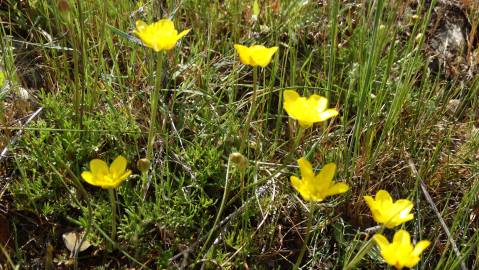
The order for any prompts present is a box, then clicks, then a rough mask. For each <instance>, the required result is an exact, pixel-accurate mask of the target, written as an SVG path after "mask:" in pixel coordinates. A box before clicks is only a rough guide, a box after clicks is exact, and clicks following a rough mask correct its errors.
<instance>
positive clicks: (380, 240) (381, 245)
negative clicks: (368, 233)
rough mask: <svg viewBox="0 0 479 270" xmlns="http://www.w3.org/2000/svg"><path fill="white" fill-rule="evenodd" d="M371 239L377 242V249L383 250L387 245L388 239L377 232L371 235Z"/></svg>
mask: <svg viewBox="0 0 479 270" xmlns="http://www.w3.org/2000/svg"><path fill="white" fill-rule="evenodd" d="M373 239H374V241H375V242H376V243H377V244H378V246H379V249H381V250H384V249H386V248H387V247H388V246H389V241H388V239H387V238H386V237H385V236H384V235H382V234H379V233H377V234H375V235H374V236H373Z"/></svg>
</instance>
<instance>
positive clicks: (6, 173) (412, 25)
mask: <svg viewBox="0 0 479 270" xmlns="http://www.w3.org/2000/svg"><path fill="white" fill-rule="evenodd" d="M60 2H62V1H60ZM63 2H68V9H67V10H65V11H62V10H60V8H59V5H58V1H33V0H30V1H22V2H17V1H6V2H5V3H2V4H0V17H1V19H2V23H1V33H2V39H1V40H2V41H1V45H2V46H1V56H2V58H1V59H2V62H1V68H2V70H3V72H2V74H4V75H5V80H7V81H8V82H9V84H10V85H13V86H14V87H9V88H8V89H7V88H3V89H5V90H4V91H3V90H2V91H0V113H1V114H0V126H1V127H2V131H1V133H0V134H1V135H2V137H4V138H2V139H1V140H0V143H1V144H0V145H1V146H6V145H7V144H8V142H9V141H10V140H11V139H12V138H14V136H15V133H16V131H18V130H19V129H20V127H21V125H19V122H18V120H23V118H22V117H25V116H28V113H29V112H31V111H33V110H34V109H35V108H37V107H43V113H42V114H41V115H40V116H39V117H38V118H36V119H35V120H34V121H32V122H30V123H29V125H28V127H26V128H23V129H22V130H23V133H22V135H21V136H19V137H18V141H17V143H16V144H12V145H10V146H9V154H8V157H7V158H5V159H3V160H0V164H2V168H1V169H0V176H2V179H4V180H2V181H1V182H0V183H1V184H0V188H1V190H3V189H4V188H5V189H6V192H5V193H1V192H0V202H1V205H2V207H0V209H1V210H2V211H1V212H0V213H6V217H7V219H8V224H9V231H10V237H9V240H8V243H2V242H0V244H1V245H2V246H1V247H2V250H3V251H5V252H2V253H6V254H8V258H9V260H8V261H5V262H3V260H2V259H1V257H0V263H5V266H6V267H11V268H14V267H19V268H22V269H23V268H45V269H54V268H55V267H59V265H65V264H69V263H70V264H72V263H73V259H69V255H70V252H69V251H68V250H67V249H66V248H65V246H64V244H63V240H62V237H61V235H62V234H63V233H64V232H67V231H71V230H82V231H88V239H89V240H90V242H91V243H92V245H93V246H92V247H91V248H89V249H88V250H86V251H83V252H81V253H79V254H78V259H77V260H76V263H77V264H78V266H77V267H78V269H125V268H127V267H130V268H137V269H140V268H141V269H163V268H172V269H175V268H181V267H183V268H200V266H203V267H204V268H205V269H210V268H211V269H214V268H217V267H219V266H222V267H224V268H227V269H238V268H247V267H250V268H253V269H267V268H274V269H291V268H292V267H293V265H294V264H295V262H296V260H297V257H298V255H299V253H300V250H301V248H302V246H303V239H305V237H306V229H307V224H308V216H309V214H308V213H309V211H310V210H311V209H310V208H311V205H309V204H307V203H306V202H304V201H303V200H302V199H301V197H300V195H299V194H298V193H297V192H296V191H295V190H294V189H293V188H292V187H291V185H290V180H289V177H290V176H291V175H298V174H299V170H298V169H297V167H296V165H297V164H296V160H297V159H299V158H300V157H302V156H307V157H308V159H309V160H310V161H311V162H312V164H313V166H315V167H316V168H320V167H322V166H323V165H324V164H326V163H328V162H335V163H336V164H337V166H338V171H337V173H336V176H335V180H336V181H345V182H347V183H348V184H349V185H350V186H351V190H350V191H348V193H346V194H343V195H340V196H334V197H330V198H328V199H327V200H326V201H325V202H323V203H317V204H315V205H316V207H315V208H317V210H316V211H315V215H314V216H313V217H312V223H311V225H312V226H311V232H310V235H309V241H308V243H307V250H306V253H305V256H304V258H303V260H302V262H301V266H302V268H303V269H309V268H314V269H348V268H347V266H348V265H349V266H351V268H353V267H356V268H357V269H384V268H385V267H386V264H385V263H384V262H383V261H382V259H381V256H380V254H379V251H378V249H377V248H376V246H375V245H368V240H369V239H370V238H371V237H372V235H373V234H374V231H371V230H369V229H368V228H370V227H373V226H375V225H376V224H375V223H374V221H373V219H372V218H371V216H370V212H369V209H368V208H367V206H366V204H365V202H364V200H363V198H362V197H363V196H364V195H371V194H375V193H376V191H377V190H379V189H386V190H388V191H389V192H390V193H391V194H392V195H393V196H394V197H395V198H409V199H410V200H412V201H413V202H414V204H415V207H414V214H415V219H414V220H413V221H410V222H407V223H406V224H404V225H403V226H402V228H404V229H407V230H408V231H409V232H410V233H411V235H412V236H413V238H414V239H415V240H417V241H419V240H420V239H429V240H430V241H431V243H432V244H431V246H430V247H429V248H428V249H427V250H426V251H425V253H423V256H422V259H421V262H420V263H419V264H418V266H417V267H416V269H460V264H461V262H463V263H464V265H465V266H466V267H467V268H468V269H473V268H474V267H477V265H478V261H479V260H478V256H479V249H478V248H477V247H478V243H479V233H478V229H479V227H478V217H477V215H478V212H477V206H478V196H477V194H479V181H478V179H479V162H478V153H479V132H478V131H477V123H478V121H479V118H478V117H479V115H478V112H477V108H479V99H478V96H479V95H478V94H479V76H477V75H475V76H474V77H473V78H472V79H469V80H463V79H461V78H460V77H457V78H447V79H446V78H444V77H443V76H442V75H441V74H440V73H433V72H430V70H429V69H428V64H427V63H428V62H427V56H426V54H425V51H426V44H425V43H426V42H427V38H423V39H420V38H416V37H417V36H418V34H422V35H423V37H427V36H428V35H430V34H431V31H430V30H429V29H430V28H429V27H430V19H431V14H432V12H433V6H427V5H419V6H418V7H417V10H416V11H414V10H411V9H403V8H404V7H405V6H406V4H403V3H401V2H402V1H383V0H378V1H343V2H341V3H339V2H338V1H308V0H303V1H294V0H286V1H276V0H269V1H266V0H265V1H258V3H259V5H260V7H261V12H260V14H259V19H258V21H254V20H252V19H251V16H252V13H253V11H252V6H253V2H254V1H239V0H231V1H202V0H181V1H179V0H177V1H173V0H166V1H156V0H154V1H145V3H140V2H137V1H126V0H124V1H99V0H89V1H73V0H69V1H67V0H66V1H63ZM323 2H324V3H323ZM390 2H398V3H396V4H394V3H390ZM423 2H424V1H423ZM432 2H434V1H432ZM79 3H80V4H81V6H79V5H78V4H79ZM434 4H436V3H433V5H434ZM404 10H405V11H404ZM472 10H473V9H472ZM414 14H418V15H419V19H413V18H412V15H414ZM468 15H469V16H470V20H471V24H473V25H475V24H477V23H478V22H479V17H478V16H477V14H473V12H472V11H471V13H470V14H468ZM162 17H171V18H172V19H173V21H174V22H175V26H176V28H177V29H179V30H180V31H181V30H184V29H187V28H191V29H192V31H191V32H190V33H189V34H188V35H187V36H186V37H184V38H183V39H182V40H181V41H180V42H179V43H178V44H177V46H176V48H175V49H173V50H172V51H170V52H168V53H167V54H166V56H165V57H164V59H163V66H162V72H161V76H160V78H159V79H160V80H159V84H161V89H159V90H160V91H159V99H158V118H157V120H158V122H157V123H158V125H157V126H158V128H157V129H156V130H157V134H156V140H155V141H154V144H153V148H152V150H153V151H152V158H151V164H152V166H151V170H150V171H149V173H148V175H142V173H141V172H140V171H139V170H138V169H137V167H136V162H137V160H139V159H141V158H144V157H146V156H147V145H148V136H149V135H148V133H149V131H150V126H151V121H150V100H151V99H150V95H151V93H152V92H153V89H154V88H155V80H156V75H155V74H156V73H155V72H156V68H157V67H156V66H155V62H156V60H155V58H156V56H155V54H154V53H153V51H152V50H150V49H148V48H144V47H142V46H140V45H138V44H137V43H135V42H132V40H131V39H129V37H130V36H128V35H131V37H132V36H133V34H132V30H133V29H134V22H135V20H136V19H144V20H145V21H147V22H151V21H153V20H155V19H159V18H162ZM235 43H241V44H247V45H250V44H264V45H266V46H268V47H271V46H279V47H280V49H279V53H278V54H276V55H275V56H274V57H273V61H272V62H271V64H270V65H268V66H267V67H266V68H264V69H259V70H258V89H257V94H258V96H257V99H256V102H255V103H254V104H253V106H254V108H253V109H254V110H253V112H255V114H253V115H252V121H251V125H250V127H249V138H248V140H247V141H243V140H244V138H243V137H242V136H241V131H242V130H243V129H245V126H244V124H245V122H246V118H247V114H248V111H249V110H250V106H251V100H252V99H253V84H252V82H253V69H252V68H251V67H248V66H244V65H242V64H240V62H239V59H238V57H237V55H236V52H235V51H234V48H233V45H234V44H235ZM12 46H13V47H14V48H15V49H12V48H11V47H12ZM476 51H477V49H476ZM20 85H22V86H23V87H25V88H27V89H29V92H30V93H31V95H32V97H31V99H30V101H31V104H30V111H28V110H26V111H24V112H23V111H22V112H20V111H16V110H15V108H16V107H15V105H16V104H17V103H15V102H17V100H16V97H17V96H18V87H16V86H20ZM289 88H294V89H297V90H298V92H299V93H301V94H304V95H307V96H309V95H311V94H313V93H315V94H320V95H323V96H327V97H328V99H329V100H330V107H336V108H337V109H338V110H339V112H340V115H339V116H338V117H336V118H334V119H332V120H330V121H326V122H324V123H320V124H315V125H314V126H313V128H310V129H307V130H305V133H304V135H303V137H302V138H301V140H300V141H299V142H298V147H294V146H295V145H294V143H293V142H294V140H295V136H296V134H297V132H298V130H297V127H298V125H297V123H295V121H293V120H292V119H288V117H287V114H286V112H285V111H284V110H283V108H282V92H283V90H285V89H289ZM451 100H459V105H458V106H457V110H451V108H450V104H451ZM12 112H15V113H12ZM242 144H244V145H246V147H245V149H244V151H243V153H242V154H243V155H244V156H246V157H247V158H248V167H247V168H246V169H245V170H241V169H240V168H237V167H235V166H234V164H230V162H228V157H229V155H230V154H231V153H234V152H237V151H239V150H240V148H241V145H242ZM117 155H123V156H125V157H126V158H127V159H128V161H129V164H128V168H129V169H131V170H133V174H132V176H130V177H129V179H128V181H126V182H125V183H123V184H122V185H121V186H120V187H119V188H118V189H117V194H116V195H117V201H118V210H119V212H118V213H119V219H118V222H117V223H118V226H117V227H118V233H117V237H116V241H115V242H116V246H117V248H116V249H114V250H112V249H109V248H108V247H109V246H110V245H111V243H110V239H109V237H110V230H111V218H112V212H111V208H110V204H109V198H108V192H107V191H106V190H102V189H100V188H97V187H93V186H90V185H88V184H87V183H86V182H84V181H83V180H82V179H81V177H80V174H81V172H83V171H85V170H88V163H89V161H90V160H91V159H94V158H101V159H104V160H105V161H107V162H108V163H110V162H111V161H112V160H113V159H114V158H115V157H116V156H117ZM410 160H411V161H412V162H413V163H414V165H415V166H416V168H417V170H418V175H414V174H413V173H412V170H411V168H410V166H409V165H408V162H409V161H410ZM419 179H422V181H424V183H425V184H426V186H427V189H428V191H429V193H430V194H431V196H432V199H433V202H434V203H435V204H436V205H437V208H438V209H439V212H440V214H441V216H442V218H443V219H444V220H445V223H446V225H447V226H448V228H449V230H450V232H451V234H452V238H453V240H454V241H455V243H456V244H457V247H458V249H459V251H460V253H461V257H458V256H457V254H456V253H455V252H454V250H453V249H452V247H451V245H450V244H449V240H448V238H447V236H446V234H445V231H444V228H443V227H441V224H440V222H439V220H438V218H437V217H436V214H435V213H434V211H433V209H432V207H431V205H430V204H429V203H428V201H427V200H426V199H425V196H424V194H423V193H422V191H421V188H420V181H419ZM148 182H149V183H150V185H146V183H148ZM226 183H228V188H227V190H225V186H226ZM225 192H226V193H225ZM224 193H225V197H224V198H225V200H224V207H223V212H222V213H221V215H220V217H219V222H218V224H217V226H214V221H215V218H216V216H217V214H218V213H219V209H220V205H221V202H222V198H223V194H224ZM3 205H5V206H3ZM1 217H2V214H0V218H1ZM210 234H211V238H210V239H209V241H207V239H208V236H209V235H210ZM386 235H387V236H388V238H389V239H391V237H392V235H393V230H386ZM0 239H1V238H0ZM205 242H206V245H205ZM370 243H373V242H370ZM48 249H50V251H48ZM361 250H362V251H363V252H361ZM47 251H48V252H47ZM49 261H52V264H53V265H54V266H53V267H52V266H49Z"/></svg>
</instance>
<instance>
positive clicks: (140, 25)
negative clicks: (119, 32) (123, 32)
mask: <svg viewBox="0 0 479 270" xmlns="http://www.w3.org/2000/svg"><path fill="white" fill-rule="evenodd" d="M135 24H136V29H135V30H133V32H135V33H137V32H141V31H143V30H144V29H145V28H146V26H147V24H146V23H145V22H144V21H142V20H138V21H136V23H135Z"/></svg>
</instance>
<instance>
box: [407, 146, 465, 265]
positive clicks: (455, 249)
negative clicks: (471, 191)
mask: <svg viewBox="0 0 479 270" xmlns="http://www.w3.org/2000/svg"><path fill="white" fill-rule="evenodd" d="M406 155H407V159H408V164H409V168H411V171H412V174H413V175H414V177H416V178H417V179H418V180H419V184H420V185H421V190H422V193H423V194H424V197H425V198H426V201H427V202H428V203H429V204H430V205H431V208H432V210H433V211H434V213H435V214H436V216H437V218H438V219H439V222H440V223H441V226H442V229H443V230H444V232H445V233H446V236H447V239H448V240H449V243H450V244H451V246H452V249H453V250H454V252H455V253H456V256H457V257H458V258H459V259H460V258H462V256H461V252H460V251H459V249H458V248H457V245H456V242H455V241H454V239H453V238H452V235H451V232H450V231H449V229H448V228H447V225H446V222H444V219H443V218H442V216H441V213H440V212H439V210H438V209H437V206H436V204H435V203H434V201H433V200H432V198H431V195H430V194H429V192H428V191H427V187H426V185H425V184H424V181H423V180H422V178H421V176H420V175H419V173H418V171H417V169H416V166H415V165H414V162H413V161H412V159H411V157H410V155H409V153H406ZM461 269H462V270H467V267H466V264H465V263H464V260H462V262H461Z"/></svg>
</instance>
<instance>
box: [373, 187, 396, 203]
mask: <svg viewBox="0 0 479 270" xmlns="http://www.w3.org/2000/svg"><path fill="white" fill-rule="evenodd" d="M376 202H380V203H392V202H393V198H391V195H389V192H387V191H386V190H380V191H378V192H377V193H376Z"/></svg>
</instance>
